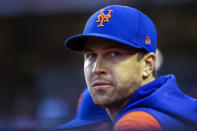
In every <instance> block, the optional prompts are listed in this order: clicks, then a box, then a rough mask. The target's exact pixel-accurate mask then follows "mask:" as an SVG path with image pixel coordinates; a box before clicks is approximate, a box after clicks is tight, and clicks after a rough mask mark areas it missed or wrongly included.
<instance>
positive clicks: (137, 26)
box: [65, 5, 157, 53]
mask: <svg viewBox="0 0 197 131" xmlns="http://www.w3.org/2000/svg"><path fill="white" fill-rule="evenodd" d="M90 37H97V38H104V39H108V40H113V41H116V42H118V43H122V44H126V45H129V46H132V47H134V48H137V49H145V50H146V51H148V52H154V53H155V52H156V48H157V31H156V28H155V25H154V23H153V22H152V20H151V19H150V18H149V17H148V16H147V15H145V14H144V13H142V12H141V11H139V10H137V9H135V8H131V7H128V6H122V5H110V6H107V7H105V8H103V9H100V10H99V11H97V12H96V13H94V14H93V15H92V16H91V17H90V18H89V19H88V21H87V23H86V25H85V28H84V31H83V33H82V34H80V35H76V36H72V37H70V38H68V39H67V40H66V42H65V45H66V47H67V48H69V49H72V50H75V51H82V50H83V49H84V43H85V42H86V40H87V39H88V38H90Z"/></svg>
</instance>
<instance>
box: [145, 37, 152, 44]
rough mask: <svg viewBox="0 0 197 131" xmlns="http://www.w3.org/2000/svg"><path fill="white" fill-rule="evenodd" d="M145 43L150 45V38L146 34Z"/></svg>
mask: <svg viewBox="0 0 197 131" xmlns="http://www.w3.org/2000/svg"><path fill="white" fill-rule="evenodd" d="M145 43H146V44H148V45H150V44H151V40H150V38H149V37H148V36H146V40H145Z"/></svg>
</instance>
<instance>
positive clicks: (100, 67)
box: [93, 56, 107, 75]
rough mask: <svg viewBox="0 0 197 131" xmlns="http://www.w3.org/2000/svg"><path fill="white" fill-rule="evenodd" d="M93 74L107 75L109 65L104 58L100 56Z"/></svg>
mask: <svg viewBox="0 0 197 131" xmlns="http://www.w3.org/2000/svg"><path fill="white" fill-rule="evenodd" d="M93 73H95V74H97V75H101V74H106V73H107V65H106V61H105V59H104V58H103V57H100V56H98V57H97V59H96V61H95V63H94V67H93Z"/></svg>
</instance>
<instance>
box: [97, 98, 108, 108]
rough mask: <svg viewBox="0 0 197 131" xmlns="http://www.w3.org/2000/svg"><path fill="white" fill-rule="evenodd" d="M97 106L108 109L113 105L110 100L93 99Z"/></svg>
mask: <svg viewBox="0 0 197 131" xmlns="http://www.w3.org/2000/svg"><path fill="white" fill-rule="evenodd" d="M93 101H94V103H95V105H97V106H99V107H102V108H107V107H109V106H110V105H111V102H110V99H108V98H101V97H100V98H94V99H93Z"/></svg>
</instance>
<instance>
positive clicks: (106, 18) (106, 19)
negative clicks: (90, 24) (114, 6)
mask: <svg viewBox="0 0 197 131" xmlns="http://www.w3.org/2000/svg"><path fill="white" fill-rule="evenodd" d="M103 12H104V10H101V13H100V14H99V15H98V17H97V18H98V20H97V21H96V22H97V23H100V24H99V25H98V27H103V26H104V25H103V21H104V22H109V18H111V15H110V14H111V12H113V10H108V14H107V15H105V14H104V13H103Z"/></svg>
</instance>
